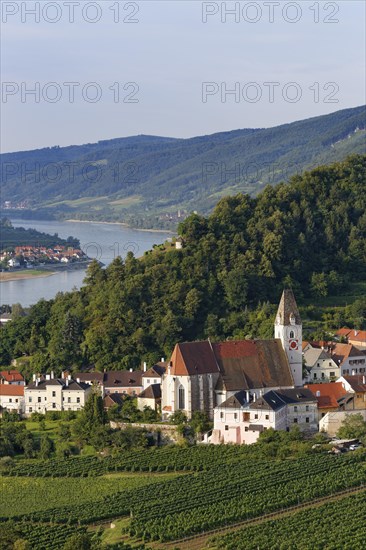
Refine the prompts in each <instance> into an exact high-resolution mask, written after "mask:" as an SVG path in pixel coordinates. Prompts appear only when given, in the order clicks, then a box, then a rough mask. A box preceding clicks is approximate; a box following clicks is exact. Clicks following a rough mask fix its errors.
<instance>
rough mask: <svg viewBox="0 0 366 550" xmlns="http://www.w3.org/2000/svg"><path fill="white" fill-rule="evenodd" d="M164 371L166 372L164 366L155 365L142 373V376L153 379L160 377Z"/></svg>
mask: <svg viewBox="0 0 366 550" xmlns="http://www.w3.org/2000/svg"><path fill="white" fill-rule="evenodd" d="M165 371H166V366H162V365H161V364H160V365H159V364H157V365H154V366H153V367H151V368H150V369H148V370H147V371H146V372H144V374H143V375H142V376H143V377H144V378H154V377H156V376H159V377H162V376H163V374H164V373H165Z"/></svg>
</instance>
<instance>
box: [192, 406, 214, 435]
mask: <svg viewBox="0 0 366 550" xmlns="http://www.w3.org/2000/svg"><path fill="white" fill-rule="evenodd" d="M189 424H190V426H191V427H192V428H193V430H194V432H195V433H196V434H202V433H205V432H208V430H210V429H211V428H212V422H211V421H210V419H209V417H208V416H207V414H206V413H204V412H202V411H194V412H193V414H192V419H191V421H190V422H189Z"/></svg>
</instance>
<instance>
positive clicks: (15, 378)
mask: <svg viewBox="0 0 366 550" xmlns="http://www.w3.org/2000/svg"><path fill="white" fill-rule="evenodd" d="M0 378H4V380H6V381H7V382H24V378H23V376H22V375H21V374H20V372H19V371H17V370H2V371H1V372H0Z"/></svg>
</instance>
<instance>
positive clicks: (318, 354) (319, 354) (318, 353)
mask: <svg viewBox="0 0 366 550" xmlns="http://www.w3.org/2000/svg"><path fill="white" fill-rule="evenodd" d="M304 358H305V362H306V365H307V366H308V367H313V366H314V365H315V363H316V362H317V361H320V360H324V359H325V360H327V359H328V360H331V359H332V357H331V355H330V354H329V353H327V352H326V351H325V350H323V349H322V348H308V349H307V350H306V351H305V352H304Z"/></svg>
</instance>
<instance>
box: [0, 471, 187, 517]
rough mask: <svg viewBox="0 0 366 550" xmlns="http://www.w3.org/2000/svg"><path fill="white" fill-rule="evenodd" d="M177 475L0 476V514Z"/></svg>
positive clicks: (93, 497)
mask: <svg viewBox="0 0 366 550" xmlns="http://www.w3.org/2000/svg"><path fill="white" fill-rule="evenodd" d="M176 475H177V474H160V475H156V476H151V475H147V474H142V475H141V474H140V475H137V474H109V475H107V476H103V477H97V478H95V479H93V480H92V481H91V479H90V478H80V479H76V478H71V479H68V480H67V483H65V480H64V479H61V478H55V479H45V478H30V477H19V478H12V479H11V480H9V479H8V478H3V477H0V494H1V498H0V517H14V516H20V515H22V514H27V513H29V511H30V510H32V512H39V511H43V510H47V509H49V508H52V507H56V506H58V507H59V506H67V505H69V503H70V502H72V503H73V505H76V504H82V503H87V502H90V501H95V500H100V499H101V498H103V497H105V496H107V495H113V494H115V493H118V492H122V491H128V490H135V489H137V488H139V487H145V486H146V485H149V484H150V483H158V482H163V481H165V480H167V479H171V478H172V477H174V476H176Z"/></svg>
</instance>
